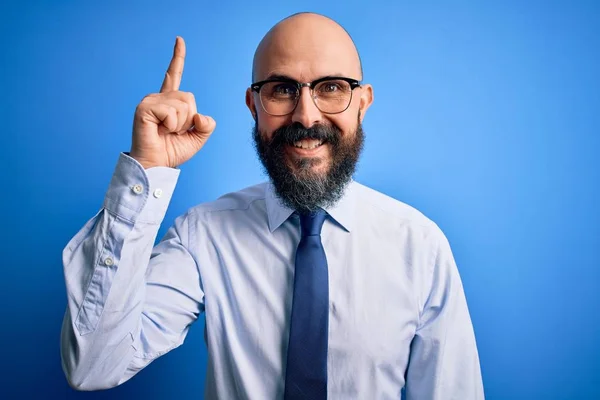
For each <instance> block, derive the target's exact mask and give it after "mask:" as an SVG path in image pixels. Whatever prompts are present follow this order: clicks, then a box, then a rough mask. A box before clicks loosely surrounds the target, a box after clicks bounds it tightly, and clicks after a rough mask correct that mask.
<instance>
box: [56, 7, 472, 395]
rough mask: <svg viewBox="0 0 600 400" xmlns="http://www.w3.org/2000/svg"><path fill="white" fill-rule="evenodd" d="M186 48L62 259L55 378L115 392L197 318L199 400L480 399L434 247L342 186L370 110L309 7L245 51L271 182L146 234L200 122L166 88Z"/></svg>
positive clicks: (421, 229)
mask: <svg viewBox="0 0 600 400" xmlns="http://www.w3.org/2000/svg"><path fill="white" fill-rule="evenodd" d="M184 58H185V46H184V42H183V40H182V39H181V38H177V41H176V45H175V50H174V56H173V59H172V61H171V64H170V66H169V69H168V71H167V74H166V76H165V80H164V83H163V85H162V88H161V90H160V93H158V94H151V95H149V96H147V97H146V98H144V99H143V101H142V102H141V103H140V104H139V106H138V107H137V109H136V113H135V117H134V129H133V139H132V147H131V151H130V152H129V153H128V154H121V156H120V158H119V161H118V164H117V166H116V169H115V173H114V175H113V178H112V181H111V183H110V186H109V188H108V191H107V194H106V197H105V201H104V206H103V208H102V210H100V212H99V213H98V214H97V215H96V216H95V217H94V218H92V219H91V220H90V221H89V222H88V223H87V224H86V225H85V226H84V227H83V228H82V230H81V231H80V232H78V233H77V234H76V235H75V237H74V238H73V239H72V240H71V241H70V242H69V244H68V245H67V246H66V248H65V250H64V254H63V258H64V260H63V261H64V269H65V279H66V286H67V291H68V307H67V312H66V315H65V318H64V323H63V331H62V343H61V348H62V359H63V368H64V371H65V374H66V376H67V378H68V381H69V383H70V384H71V385H72V386H73V387H74V388H76V389H80V390H95V389H101V388H109V387H114V386H116V385H119V384H122V383H123V382H125V381H127V380H128V379H130V378H131V377H132V376H133V375H135V374H136V373H137V372H139V371H140V370H141V369H143V368H144V367H145V366H146V365H148V364H149V363H150V362H151V361H152V360H154V359H156V358H157V357H160V356H161V355H163V354H165V353H167V352H168V351H170V350H171V349H173V348H175V347H177V346H179V345H181V344H182V343H183V341H184V338H185V337H186V334H187V332H188V329H189V327H190V325H191V324H192V323H193V322H194V321H196V319H197V318H198V316H199V314H200V313H202V312H204V313H205V315H206V341H207V347H208V354H209V358H208V376H207V379H206V392H205V397H206V398H207V399H217V398H218V399H279V398H285V399H325V398H330V399H398V398H400V396H401V391H402V390H403V388H404V389H405V391H406V397H407V398H408V399H461V400H467V399H482V398H483V387H482V381H481V373H480V367H479V359H478V352H477V348H476V342H475V337H474V334H473V328H472V324H471V320H470V317H469V312H468V308H467V303H466V300H465V296H464V292H463V288H462V284H461V280H460V277H459V273H458V270H457V267H456V265H455V263H454V260H453V257H452V253H451V250H450V247H449V244H448V241H447V240H446V238H445V237H444V235H443V233H442V232H441V231H440V229H439V228H438V227H437V226H436V225H435V224H434V223H433V222H431V221H430V220H428V219H427V218H426V217H424V216H423V215H422V214H421V213H419V212H418V211H416V210H415V209H413V208H411V207H409V206H407V205H405V204H403V203H401V202H399V201H396V200H394V199H391V198H389V197H387V196H385V195H383V194H380V193H377V192H375V191H373V190H371V189H369V188H367V187H365V186H363V185H361V184H359V183H357V182H355V181H354V180H353V179H352V175H353V172H354V169H355V166H356V163H357V160H358V158H359V154H360V151H361V148H362V143H363V132H362V127H361V123H362V120H363V118H364V117H365V115H366V112H367V110H368V108H369V106H370V105H371V103H372V101H373V89H372V87H371V86H370V85H368V84H362V83H361V80H362V67H361V63H360V58H359V56H358V52H357V50H356V48H355V46H354V43H353V42H352V40H351V38H350V37H349V36H348V34H347V33H346V31H345V30H344V29H343V28H341V27H340V26H339V25H338V24H337V23H335V22H334V21H332V20H330V19H328V18H326V17H323V16H320V15H316V14H312V13H302V14H296V15H293V16H291V17H289V18H286V19H285V20H283V21H281V22H280V23H278V24H277V25H276V26H275V27H274V28H273V29H271V31H269V32H268V33H267V35H266V36H265V37H264V39H263V40H262V41H261V43H260V44H259V46H258V48H257V51H256V54H255V58H254V64H253V80H254V83H253V84H251V85H250V87H249V88H248V90H247V92H246V104H247V105H248V108H249V110H250V112H251V113H252V116H253V118H254V119H255V121H256V125H255V129H254V139H255V144H256V149H257V152H258V155H259V157H260V159H261V161H262V163H263V165H264V167H265V169H266V171H267V173H268V175H269V178H270V181H269V182H267V183H263V184H259V185H256V186H253V187H250V188H246V189H244V190H241V191H239V192H236V193H231V194H228V195H226V196H223V197H222V198H219V199H217V200H216V201H214V202H211V203H208V204H201V205H198V206H196V207H193V208H191V209H190V210H189V211H188V212H187V213H185V215H182V216H180V217H179V218H177V219H176V221H175V223H174V225H173V226H172V227H170V229H169V231H168V232H167V234H166V236H165V237H164V238H163V239H162V241H161V242H160V243H159V244H157V245H156V246H155V247H153V245H154V240H155V238H156V235H157V231H158V228H159V226H160V223H161V222H162V219H163V217H164V214H165V211H166V209H167V206H168V204H169V201H170V198H171V195H172V193H173V191H174V188H175V186H176V181H177V177H178V174H179V170H178V169H177V167H178V166H180V165H182V164H183V163H184V162H185V161H187V160H188V159H189V158H191V157H192V156H193V155H194V154H195V153H196V152H197V151H198V150H199V149H200V148H201V147H202V146H203V144H204V143H205V142H206V140H207V139H208V138H209V136H210V135H211V133H212V132H213V130H214V129H215V126H216V124H215V121H214V120H213V119H212V118H210V117H206V116H202V115H201V114H198V113H197V110H196V105H195V101H194V97H193V95H192V94H190V93H184V92H181V91H179V90H178V89H179V84H180V81H181V76H182V72H183V64H184Z"/></svg>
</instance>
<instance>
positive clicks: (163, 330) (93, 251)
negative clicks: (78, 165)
mask: <svg viewBox="0 0 600 400" xmlns="http://www.w3.org/2000/svg"><path fill="white" fill-rule="evenodd" d="M178 175H179V170H177V169H173V168H167V167H158V168H150V169H148V170H144V168H142V166H141V165H140V164H139V163H138V162H137V161H135V160H134V159H133V158H130V157H129V156H127V155H125V154H121V156H120V157H119V161H118V163H117V166H116V169H115V172H114V174H113V177H112V180H111V183H110V185H109V188H108V191H107V194H106V197H105V200H104V205H103V207H102V209H101V210H100V212H99V213H98V214H97V215H96V216H95V217H94V218H92V219H91V220H90V221H88V222H87V224H86V225H85V226H84V227H83V228H82V229H81V230H80V231H79V232H78V233H77V234H76V235H75V236H74V237H73V238H72V239H71V241H70V242H69V243H68V244H67V246H66V247H65V249H64V251H63V265H64V275H65V283H66V290H67V309H66V313H65V316H64V320H63V325H62V332H61V358H62V365H63V370H64V372H65V375H66V377H67V380H68V381H69V384H70V385H71V386H72V387H73V388H75V389H78V390H97V389H106V388H110V387H114V386H117V385H120V384H122V383H123V382H125V381H127V380H128V379H130V378H131V377H132V376H133V375H135V374H136V373H137V372H139V371H140V370H141V369H142V368H144V367H145V366H146V365H148V364H149V363H150V362H151V361H152V360H154V359H155V358H157V357H159V356H161V355H163V354H164V353H166V352H168V351H170V350H171V349H173V348H175V347H177V346H179V345H180V344H181V343H182V342H183V340H184V339H185V336H186V334H187V332H188V329H189V326H190V324H191V323H193V322H194V321H195V320H196V319H197V318H198V315H199V313H200V312H202V311H203V307H204V306H203V301H204V294H203V291H202V287H201V282H200V276H199V273H198V269H197V266H196V263H195V261H194V260H193V258H192V256H191V255H190V253H189V252H188V250H187V245H188V243H187V240H188V227H187V219H186V218H185V216H182V217H180V218H178V219H177V220H176V222H175V223H174V225H173V226H172V227H171V228H170V229H169V230H168V232H167V234H166V235H165V237H164V238H163V239H162V241H161V242H160V243H159V244H157V245H156V246H155V247H153V245H154V242H155V239H156V235H157V232H158V229H159V227H160V223H161V222H162V220H163V218H164V215H165V212H166V210H167V207H168V204H169V201H170V198H171V195H172V192H173V190H174V187H175V184H176V181H177V178H178ZM135 185H141V186H135ZM140 189H141V190H140ZM157 189H161V190H162V193H161V192H160V191H156V190H157Z"/></svg>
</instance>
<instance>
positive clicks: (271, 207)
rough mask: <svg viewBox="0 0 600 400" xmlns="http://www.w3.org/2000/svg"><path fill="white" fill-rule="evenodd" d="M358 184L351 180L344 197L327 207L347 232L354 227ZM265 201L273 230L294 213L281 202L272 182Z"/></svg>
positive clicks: (267, 188) (330, 214) (267, 189)
mask: <svg viewBox="0 0 600 400" xmlns="http://www.w3.org/2000/svg"><path fill="white" fill-rule="evenodd" d="M356 185H357V183H356V182H354V180H351V181H350V182H349V183H348V185H347V186H346V189H345V192H344V195H343V196H342V198H341V199H340V200H339V201H338V202H337V203H336V204H335V205H334V206H332V207H327V208H325V211H326V212H327V214H329V216H330V217H331V218H333V220H334V221H335V222H336V223H337V224H338V225H339V226H340V227H342V228H343V229H344V230H345V231H347V232H350V231H351V230H352V228H353V227H354V220H355V204H356V196H357V191H356ZM265 203H266V207H267V217H268V219H269V230H270V231H271V232H273V231H274V230H275V229H277V228H279V227H280V226H281V224H283V223H284V222H285V221H286V220H287V219H288V218H289V217H290V215H292V214H293V213H294V210H292V209H291V208H289V207H287V206H285V205H283V204H282V203H281V201H280V200H279V198H278V197H277V194H276V193H275V188H274V187H273V184H272V183H271V182H267V184H266V185H265Z"/></svg>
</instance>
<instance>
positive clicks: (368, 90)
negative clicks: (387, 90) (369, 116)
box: [358, 84, 373, 123]
mask: <svg viewBox="0 0 600 400" xmlns="http://www.w3.org/2000/svg"><path fill="white" fill-rule="evenodd" d="M359 90H360V103H359V105H358V109H359V111H360V122H361V123H362V121H363V118H365V114H366V113H367V110H368V109H369V107H370V106H371V104H372V103H373V86H371V85H370V84H366V85H363V86H362V87H361V88H360V89H359Z"/></svg>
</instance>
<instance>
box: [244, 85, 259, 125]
mask: <svg viewBox="0 0 600 400" xmlns="http://www.w3.org/2000/svg"><path fill="white" fill-rule="evenodd" d="M253 93H254V92H252V89H250V88H248V89H246V106H247V107H248V110H250V114H252V118H254V120H255V121H256V118H257V116H256V105H255V104H254V95H253Z"/></svg>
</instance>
